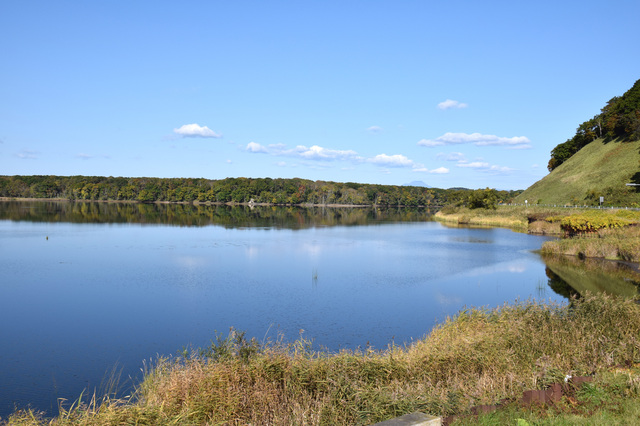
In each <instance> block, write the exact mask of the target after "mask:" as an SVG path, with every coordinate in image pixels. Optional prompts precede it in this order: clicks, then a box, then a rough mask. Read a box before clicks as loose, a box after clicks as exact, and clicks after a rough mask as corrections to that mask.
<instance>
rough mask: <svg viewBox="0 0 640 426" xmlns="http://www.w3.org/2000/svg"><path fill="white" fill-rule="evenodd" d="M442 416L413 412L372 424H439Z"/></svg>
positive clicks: (389, 425) (435, 425)
mask: <svg viewBox="0 0 640 426" xmlns="http://www.w3.org/2000/svg"><path fill="white" fill-rule="evenodd" d="M441 425H442V417H435V416H430V415H428V414H424V413H420V412H415V413H411V414H405V415H404V416H401V417H396V418H395V419H390V420H385V421H384V422H380V423H376V424H375V425H372V426H441Z"/></svg>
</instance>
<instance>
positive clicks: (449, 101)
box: [438, 99, 469, 109]
mask: <svg viewBox="0 0 640 426" xmlns="http://www.w3.org/2000/svg"><path fill="white" fill-rule="evenodd" d="M468 106H469V105H467V104H465V103H462V102H458V101H454V100H452V99H447V100H446V101H444V102H440V103H439V104H438V109H451V108H458V109H460V108H466V107H468Z"/></svg>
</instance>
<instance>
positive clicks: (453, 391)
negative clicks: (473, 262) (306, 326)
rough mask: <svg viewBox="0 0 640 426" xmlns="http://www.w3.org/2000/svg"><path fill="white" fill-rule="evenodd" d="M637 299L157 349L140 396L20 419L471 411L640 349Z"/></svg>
mask: <svg viewBox="0 0 640 426" xmlns="http://www.w3.org/2000/svg"><path fill="white" fill-rule="evenodd" d="M639 337H640V306H638V305H636V304H635V303H633V301H630V300H626V299H614V298H612V297H608V296H588V297H585V298H583V299H581V300H579V301H574V302H572V306H570V307H568V306H559V305H545V304H539V303H534V302H525V303H516V304H512V305H505V306H503V307H501V308H500V309H496V310H491V311H488V310H482V309H469V310H465V311H463V312H461V313H459V314H458V315H457V316H456V317H455V318H451V319H449V320H447V321H446V322H445V323H443V324H442V325H440V326H438V327H437V328H436V329H434V330H433V331H432V332H431V333H430V334H429V335H428V336H427V337H425V338H424V339H422V340H419V341H417V342H416V343H415V344H413V345H412V346H410V347H407V348H400V347H390V348H388V349H387V350H384V351H373V350H363V351H342V352H340V353H337V354H327V353H322V352H316V351H313V350H312V349H311V348H310V343H309V342H307V341H305V340H304V339H300V340H298V341H296V342H295V343H294V344H292V345H283V344H272V345H266V346H264V347H262V348H260V350H259V351H257V352H256V353H254V354H252V355H251V356H250V357H247V358H242V357H239V356H236V355H234V354H235V353H236V352H233V349H234V348H233V347H231V349H232V351H231V352H230V354H231V356H228V357H223V358H220V359H218V360H217V361H212V360H211V359H210V358H204V357H201V356H193V357H188V358H187V359H184V358H181V359H173V358H170V359H161V360H159V361H158V362H157V364H156V365H155V367H154V368H153V369H152V370H151V371H150V372H149V373H148V374H147V376H146V379H145V381H144V382H143V383H142V384H141V385H140V387H139V389H138V393H137V396H136V400H135V401H114V400H106V401H105V402H104V403H102V404H95V403H94V404H93V405H92V404H89V406H85V407H80V408H77V409H72V410H68V411H66V412H64V413H63V414H62V415H61V416H60V417H59V418H57V419H53V420H50V421H49V420H43V419H41V418H38V417H37V416H35V415H33V413H28V412H27V413H24V412H23V413H17V414H16V415H14V416H13V417H12V418H11V419H10V420H9V424H11V425H23V424H46V423H48V422H51V424H61V425H64V424H87V425H89V424H100V425H102V424H114V425H115V424H274V425H280V424H281V425H289V424H309V425H317V424H371V423H374V422H377V421H381V420H384V419H389V418H392V417H395V416H399V415H402V414H406V413H409V412H412V411H416V410H419V411H423V412H427V413H431V414H434V415H446V414H452V413H464V412H465V411H466V410H468V409H469V408H470V407H471V406H473V405H477V404H483V403H493V402H496V401H498V400H500V399H501V398H505V397H514V396H516V395H518V394H519V393H520V392H522V390H524V389H530V388H536V387H542V386H544V385H545V384H547V383H550V382H553V381H558V380H559V379H562V378H563V377H564V376H565V375H566V374H571V375H581V374H590V373H593V372H596V371H600V370H601V369H605V368H609V367H610V366H612V365H618V364H625V363H629V362H638V361H639V360H640V340H639Z"/></svg>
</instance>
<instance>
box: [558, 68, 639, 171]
mask: <svg viewBox="0 0 640 426" xmlns="http://www.w3.org/2000/svg"><path fill="white" fill-rule="evenodd" d="M596 139H603V140H604V141H605V142H609V141H612V140H619V141H623V142H624V141H634V140H638V139H640V80H638V81H636V82H635V84H634V85H633V87H632V88H631V89H629V90H628V91H627V92H626V93H625V94H624V95H622V96H615V97H613V98H611V99H610V100H609V102H607V105H605V106H604V108H602V110H601V112H600V114H598V115H596V116H595V117H593V118H592V119H590V120H587V121H585V122H584V123H582V124H581V125H580V126H578V129H577V130H576V134H575V135H574V136H573V137H572V138H571V139H568V140H567V141H566V142H564V143H561V144H559V145H558V146H556V147H555V148H554V149H553V150H552V151H551V159H550V160H549V164H548V166H547V168H548V169H549V171H553V169H555V168H556V167H558V166H559V165H560V164H562V163H564V162H565V161H566V160H567V159H568V158H570V157H571V156H572V155H573V154H575V153H576V152H578V151H579V150H580V149H581V148H582V147H584V146H585V145H587V144H589V143H591V142H593V141H594V140H596Z"/></svg>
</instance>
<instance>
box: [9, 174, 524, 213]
mask: <svg viewBox="0 0 640 426" xmlns="http://www.w3.org/2000/svg"><path fill="white" fill-rule="evenodd" d="M477 191H483V194H484V193H485V192H487V191H490V192H491V200H492V202H493V201H495V202H508V201H510V200H511V199H512V198H513V197H515V196H516V195H518V194H519V193H520V192H522V191H496V190H489V189H485V190H476V191H473V190H469V189H464V188H452V189H439V188H425V187H418V186H392V185H373V184H362V183H353V182H347V183H337V182H325V181H311V180H306V179H298V178H294V179H271V178H255V179H253V178H226V179H220V180H209V179H187V178H144V177H138V178H132V177H100V176H0V197H9V198H43V199H67V200H91V201H136V202H143V203H151V202H176V203H179V202H187V203H192V202H196V201H197V202H200V203H219V204H227V203H238V204H239V203H250V202H252V201H253V203H257V204H262V203H264V204H274V205H300V204H316V205H329V204H343V205H377V206H427V207H428V206H442V205H445V204H451V203H454V204H466V203H468V202H469V200H470V199H472V198H473V195H474V194H475V192H477Z"/></svg>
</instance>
